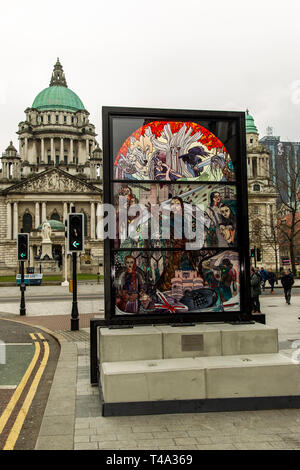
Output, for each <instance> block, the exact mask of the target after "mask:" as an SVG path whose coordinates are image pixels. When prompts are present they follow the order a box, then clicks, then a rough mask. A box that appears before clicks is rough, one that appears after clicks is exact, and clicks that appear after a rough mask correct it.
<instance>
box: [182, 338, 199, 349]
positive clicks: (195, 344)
mask: <svg viewBox="0 0 300 470" xmlns="http://www.w3.org/2000/svg"><path fill="white" fill-rule="evenodd" d="M181 350H182V351H203V350H204V344H203V335H182V336H181Z"/></svg>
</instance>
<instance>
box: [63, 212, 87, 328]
mask: <svg viewBox="0 0 300 470" xmlns="http://www.w3.org/2000/svg"><path fill="white" fill-rule="evenodd" d="M72 211H74V212H72V213H71V214H68V219H67V221H68V222H67V234H68V239H67V240H68V241H67V247H68V252H69V253H72V264H73V302H72V312H71V331H77V330H79V314H78V304H77V253H81V252H83V251H84V229H83V214H80V213H75V208H74V207H72Z"/></svg>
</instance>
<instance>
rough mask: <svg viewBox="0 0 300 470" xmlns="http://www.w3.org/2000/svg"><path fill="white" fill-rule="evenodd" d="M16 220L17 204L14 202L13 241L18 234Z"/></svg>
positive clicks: (17, 216) (17, 217)
mask: <svg viewBox="0 0 300 470" xmlns="http://www.w3.org/2000/svg"><path fill="white" fill-rule="evenodd" d="M18 220H19V214H18V203H17V202H14V240H16V239H17V234H18Z"/></svg>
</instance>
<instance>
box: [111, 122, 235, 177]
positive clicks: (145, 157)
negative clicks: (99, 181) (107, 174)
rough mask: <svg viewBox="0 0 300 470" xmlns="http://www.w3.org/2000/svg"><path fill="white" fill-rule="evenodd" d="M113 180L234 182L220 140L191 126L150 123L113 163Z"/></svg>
mask: <svg viewBox="0 0 300 470" xmlns="http://www.w3.org/2000/svg"><path fill="white" fill-rule="evenodd" d="M113 177H114V179H117V180H123V179H125V180H137V181H141V180H144V181H145V180H150V181H152V180H153V181H229V182H230V181H235V170H234V165H233V162H232V161H231V158H230V155H229V154H228V152H227V150H226V148H225V147H224V145H223V144H222V142H220V140H219V139H218V138H217V137H216V136H215V135H213V134H212V133H211V132H210V131H209V130H208V129H205V128H204V127H203V126H200V125H199V124H196V123H194V122H176V121H171V122H167V121H153V122H150V123H149V124H146V125H144V126H142V127H141V128H139V129H137V130H136V131H135V132H133V133H132V134H131V135H130V136H129V137H128V138H127V139H126V140H125V142H124V143H123V145H122V147H121V148H120V151H119V153H118V155H117V156H116V158H115V159H114V171H113Z"/></svg>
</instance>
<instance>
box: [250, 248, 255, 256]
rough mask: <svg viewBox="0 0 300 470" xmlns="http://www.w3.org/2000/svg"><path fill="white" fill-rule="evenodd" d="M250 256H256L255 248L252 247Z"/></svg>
mask: <svg viewBox="0 0 300 470" xmlns="http://www.w3.org/2000/svg"><path fill="white" fill-rule="evenodd" d="M250 256H251V258H255V248H251V251H250Z"/></svg>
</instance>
